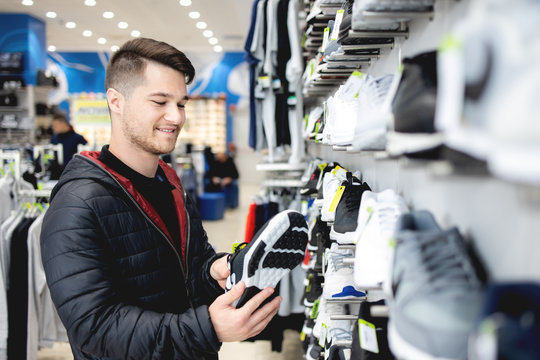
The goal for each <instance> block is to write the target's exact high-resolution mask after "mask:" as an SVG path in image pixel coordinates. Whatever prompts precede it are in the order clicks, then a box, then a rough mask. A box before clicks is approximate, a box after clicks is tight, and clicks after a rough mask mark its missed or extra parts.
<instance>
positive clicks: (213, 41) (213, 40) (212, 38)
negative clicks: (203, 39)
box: [208, 37, 218, 45]
mask: <svg viewBox="0 0 540 360" xmlns="http://www.w3.org/2000/svg"><path fill="white" fill-rule="evenodd" d="M208 42H209V43H210V45H217V43H218V39H216V38H215V37H211V38H210V39H208Z"/></svg>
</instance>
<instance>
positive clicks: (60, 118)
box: [52, 112, 69, 124]
mask: <svg viewBox="0 0 540 360" xmlns="http://www.w3.org/2000/svg"><path fill="white" fill-rule="evenodd" d="M52 119H53V120H57V121H60V122H64V123H66V124H69V123H68V119H67V116H66V114H64V113H61V112H58V113H55V114H54V115H53V118H52Z"/></svg>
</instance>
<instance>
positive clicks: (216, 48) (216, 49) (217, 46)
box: [214, 45, 223, 53]
mask: <svg viewBox="0 0 540 360" xmlns="http://www.w3.org/2000/svg"><path fill="white" fill-rule="evenodd" d="M214 51H215V52H218V53H219V52H222V51H223V48H222V47H221V45H216V46H214Z"/></svg>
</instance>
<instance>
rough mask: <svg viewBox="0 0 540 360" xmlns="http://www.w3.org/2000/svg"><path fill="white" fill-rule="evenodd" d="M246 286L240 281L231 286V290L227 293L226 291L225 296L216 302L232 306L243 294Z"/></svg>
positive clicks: (221, 296)
mask: <svg viewBox="0 0 540 360" xmlns="http://www.w3.org/2000/svg"><path fill="white" fill-rule="evenodd" d="M245 287H246V285H245V284H244V282H243V281H240V282H239V283H237V284H236V285H234V286H233V288H232V289H231V290H229V291H227V292H226V293H225V294H223V295H220V296H219V297H218V298H217V299H216V301H219V302H220V303H222V304H224V305H232V303H233V302H235V301H236V300H238V299H239V298H240V296H242V294H243V293H244V290H245Z"/></svg>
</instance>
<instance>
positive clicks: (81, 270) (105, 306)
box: [41, 185, 221, 359]
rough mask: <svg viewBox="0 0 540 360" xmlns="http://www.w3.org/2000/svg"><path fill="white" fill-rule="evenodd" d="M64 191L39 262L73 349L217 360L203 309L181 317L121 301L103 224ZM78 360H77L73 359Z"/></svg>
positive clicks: (49, 217) (49, 218)
mask: <svg viewBox="0 0 540 360" xmlns="http://www.w3.org/2000/svg"><path fill="white" fill-rule="evenodd" d="M65 188H69V185H66V186H65V187H63V188H62V189H60V191H59V192H58V194H57V198H56V199H55V200H56V201H53V203H52V204H51V207H50V209H49V210H48V211H47V214H46V216H45V219H44V223H43V228H42V234H41V248H42V260H43V265H44V268H45V272H46V275H47V282H48V285H49V287H50V290H51V295H52V299H53V301H54V303H55V306H56V308H57V310H58V314H59V315H60V318H61V319H62V322H63V323H64V325H65V327H66V329H67V331H68V335H69V339H70V342H71V344H72V347H73V348H75V349H77V350H79V351H80V352H81V353H82V354H84V355H83V356H84V357H85V358H87V359H97V358H99V359H109V358H111V359H202V358H213V357H215V354H216V353H217V351H218V350H219V347H220V345H221V344H220V343H219V341H218V339H217V337H216V334H215V331H214V329H213V326H212V323H211V321H210V316H209V314H208V309H207V307H206V306H199V307H196V308H194V309H193V308H191V309H189V310H188V311H186V312H184V313H182V314H171V313H157V312H152V311H145V310H144V309H142V308H139V307H137V306H133V305H128V304H125V303H122V302H121V301H120V296H119V294H117V292H116V290H115V284H114V276H113V274H114V263H113V261H112V259H110V255H108V254H109V251H108V248H107V246H108V245H107V243H106V242H105V241H104V234H103V233H102V231H101V230H100V227H99V224H98V223H99V222H98V219H97V217H96V215H95V213H94V211H93V210H92V209H91V208H90V207H89V206H88V204H87V203H86V202H85V201H84V200H83V199H81V198H80V197H79V196H77V192H75V191H71V192H70V191H67V190H65ZM76 358H77V357H76Z"/></svg>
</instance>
